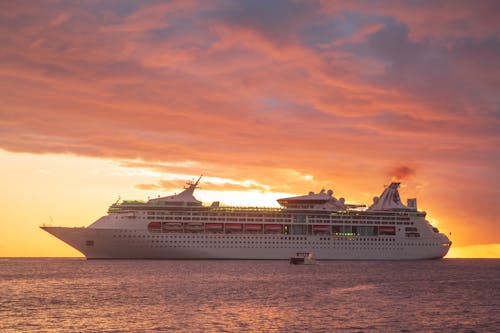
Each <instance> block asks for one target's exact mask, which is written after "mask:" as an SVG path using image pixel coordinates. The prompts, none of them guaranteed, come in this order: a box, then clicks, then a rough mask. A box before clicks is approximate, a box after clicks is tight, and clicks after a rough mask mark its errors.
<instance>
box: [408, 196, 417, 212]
mask: <svg viewBox="0 0 500 333" xmlns="http://www.w3.org/2000/svg"><path fill="white" fill-rule="evenodd" d="M406 205H407V206H408V208H412V209H415V210H417V199H416V198H411V199H408V200H406Z"/></svg>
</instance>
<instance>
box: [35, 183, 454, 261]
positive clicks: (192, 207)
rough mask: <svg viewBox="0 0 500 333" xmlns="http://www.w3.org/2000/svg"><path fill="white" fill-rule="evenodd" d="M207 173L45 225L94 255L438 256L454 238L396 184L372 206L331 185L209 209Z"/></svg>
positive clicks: (144, 256) (363, 258)
mask: <svg viewBox="0 0 500 333" xmlns="http://www.w3.org/2000/svg"><path fill="white" fill-rule="evenodd" d="M200 179H201V177H200V178H199V179H198V180H197V181H196V182H191V183H188V185H187V187H186V188H185V189H184V191H182V192H181V193H179V194H176V195H170V196H166V197H160V198H156V199H151V200H148V201H147V202H141V201H126V200H124V201H122V202H116V203H114V204H112V205H111V206H110V207H109V210H108V214H107V215H105V216H103V217H101V218H100V219H98V220H97V221H95V222H94V223H92V224H91V225H89V226H88V227H83V228H68V227H49V226H42V229H44V230H45V231H47V232H49V233H51V234H53V235H54V236H56V237H57V238H59V239H61V240H63V241H64V242H66V243H67V244H69V245H71V246H72V247H73V248H75V249H77V250H78V251H80V252H81V253H83V254H84V255H85V257H86V258H88V259H133V258H134V259H141V258H144V259H146V258H148V259H286V260H288V259H289V258H290V257H291V256H292V255H294V254H295V253H297V252H314V253H315V254H316V257H317V259H319V260H336V259H339V260H400V259H401V260H407V259H437V258H442V257H443V256H445V255H446V253H447V252H448V250H449V248H450V246H451V241H450V240H449V239H448V237H446V235H444V234H442V233H440V232H439V230H438V229H437V228H435V227H433V226H432V225H431V224H430V223H429V222H428V221H427V220H426V219H425V216H426V213H425V212H422V211H418V210H417V204H416V199H408V204H407V205H404V204H403V203H402V202H401V199H400V196H399V192H398V187H399V185H400V184H399V183H391V184H390V185H389V186H387V187H386V188H385V190H384V191H383V193H382V194H381V195H380V197H375V198H374V202H373V204H372V205H371V206H369V207H368V208H367V209H363V207H364V206H360V205H351V204H347V203H346V202H345V200H344V199H343V198H340V199H337V198H335V197H334V196H333V191H332V190H328V191H325V190H322V191H320V192H319V193H314V192H310V193H309V194H308V195H304V196H297V197H290V198H283V199H279V200H278V203H279V204H280V205H281V208H259V207H227V206H222V205H220V204H219V203H218V202H214V203H212V204H211V205H209V206H205V205H203V204H202V202H200V201H198V200H197V199H196V198H195V197H194V190H195V189H196V187H197V185H198V183H199V181H200Z"/></svg>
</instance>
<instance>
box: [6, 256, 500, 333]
mask: <svg viewBox="0 0 500 333" xmlns="http://www.w3.org/2000/svg"><path fill="white" fill-rule="evenodd" d="M0 332H190V333H191V332H309V333H312V332H470V333H472V332H500V260H487V259H444V260H435V261H400V262H398V261H320V262H318V263H317V264H316V265H310V266H293V265H290V264H289V263H288V262H286V261H251V260H249V261H218V260H211V261H197V260H190V261H181V260H156V261H155V260H91V261H86V260H84V259H39V258H36V259H17V258H12V259H11V258H4V259H2V258H0Z"/></svg>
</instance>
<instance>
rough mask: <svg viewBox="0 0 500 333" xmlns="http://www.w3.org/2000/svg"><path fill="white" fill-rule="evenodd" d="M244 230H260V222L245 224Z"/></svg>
mask: <svg viewBox="0 0 500 333" xmlns="http://www.w3.org/2000/svg"><path fill="white" fill-rule="evenodd" d="M245 231H247V232H260V231H262V224H245Z"/></svg>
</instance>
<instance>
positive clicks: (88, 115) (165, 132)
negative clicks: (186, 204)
mask: <svg viewBox="0 0 500 333" xmlns="http://www.w3.org/2000/svg"><path fill="white" fill-rule="evenodd" d="M0 9H1V10H0V36H1V38H2V48H1V49H0V87H1V88H0V103H1V104H0V105H1V107H0V166H1V167H0V168H1V171H2V172H1V173H0V200H1V201H2V219H1V221H0V256H81V254H80V253H78V252H76V251H75V250H73V249H72V248H70V247H69V246H67V245H65V244H63V243H62V242H60V241H59V240H57V239H55V238H54V237H52V236H51V235H49V234H47V233H45V232H44V231H43V230H41V229H39V228H38V226H40V225H41V224H43V223H49V224H54V225H60V226H82V225H89V224H90V223H91V222H93V221H94V220H96V219H97V218H99V217H100V216H102V215H104V214H105V213H106V210H107V208H108V206H109V205H110V204H112V203H113V202H115V201H116V200H117V199H118V197H121V198H125V199H139V200H147V198H148V197H150V198H153V197H156V196H158V195H165V194H170V193H174V192H178V191H179V190H181V189H182V188H183V186H184V184H185V182H186V181H188V180H191V179H193V178H194V177H198V176H199V175H204V178H203V180H202V182H201V183H200V189H199V190H198V191H197V192H196V196H197V198H198V199H200V200H202V201H203V202H207V203H210V202H212V201H215V200H217V201H221V202H224V203H226V204H233V205H248V206H276V204H277V203H276V202H275V200H276V199H277V198H280V197H283V196H291V195H301V194H306V193H308V192H309V191H311V190H312V191H319V190H321V189H322V188H324V189H330V188H331V189H333V191H334V193H335V195H336V196H338V197H344V198H346V201H347V202H349V203H359V204H367V205H369V204H371V202H372V198H373V197H374V196H377V195H379V194H380V193H381V192H382V190H383V189H384V185H387V184H388V183H390V182H391V181H392V180H397V181H401V182H402V187H401V189H400V191H401V194H402V196H403V198H404V200H406V198H408V197H410V198H411V197H417V198H418V201H417V202H418V208H419V210H424V211H426V212H427V214H428V218H429V220H430V221H431V222H433V224H435V225H436V226H437V227H438V228H439V229H440V230H441V231H442V232H444V233H446V234H450V233H451V236H450V238H451V240H452V241H453V246H452V249H451V251H450V253H449V255H448V257H497V258H498V257H500V228H499V216H500V209H499V207H500V176H499V174H500V172H499V170H500V148H499V147H500V100H499V91H500V79H499V78H500V67H499V61H498V59H500V20H498V17H499V16H500V8H499V6H498V2H495V1H479V2H465V1H464V2H461V1H456V2H453V3H442V2H439V1H428V2H425V1H423V2H410V3H405V2H401V3H394V2H383V1H382V2H378V1H377V2H364V1H360V2H358V1H345V2H342V1H340V2H338V1H335V2H330V1H325V2H322V1H319V2H318V1H269V2H268V1H190V0H189V1H184V0H183V1H169V2H163V1H161V2H156V1H146V2H137V1H104V2H100V1H92V2H90V1H89V2H66V1H47V2H43V1H37V2H18V1H11V2H8V1H7V2H4V3H2V4H1V5H0Z"/></svg>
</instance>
